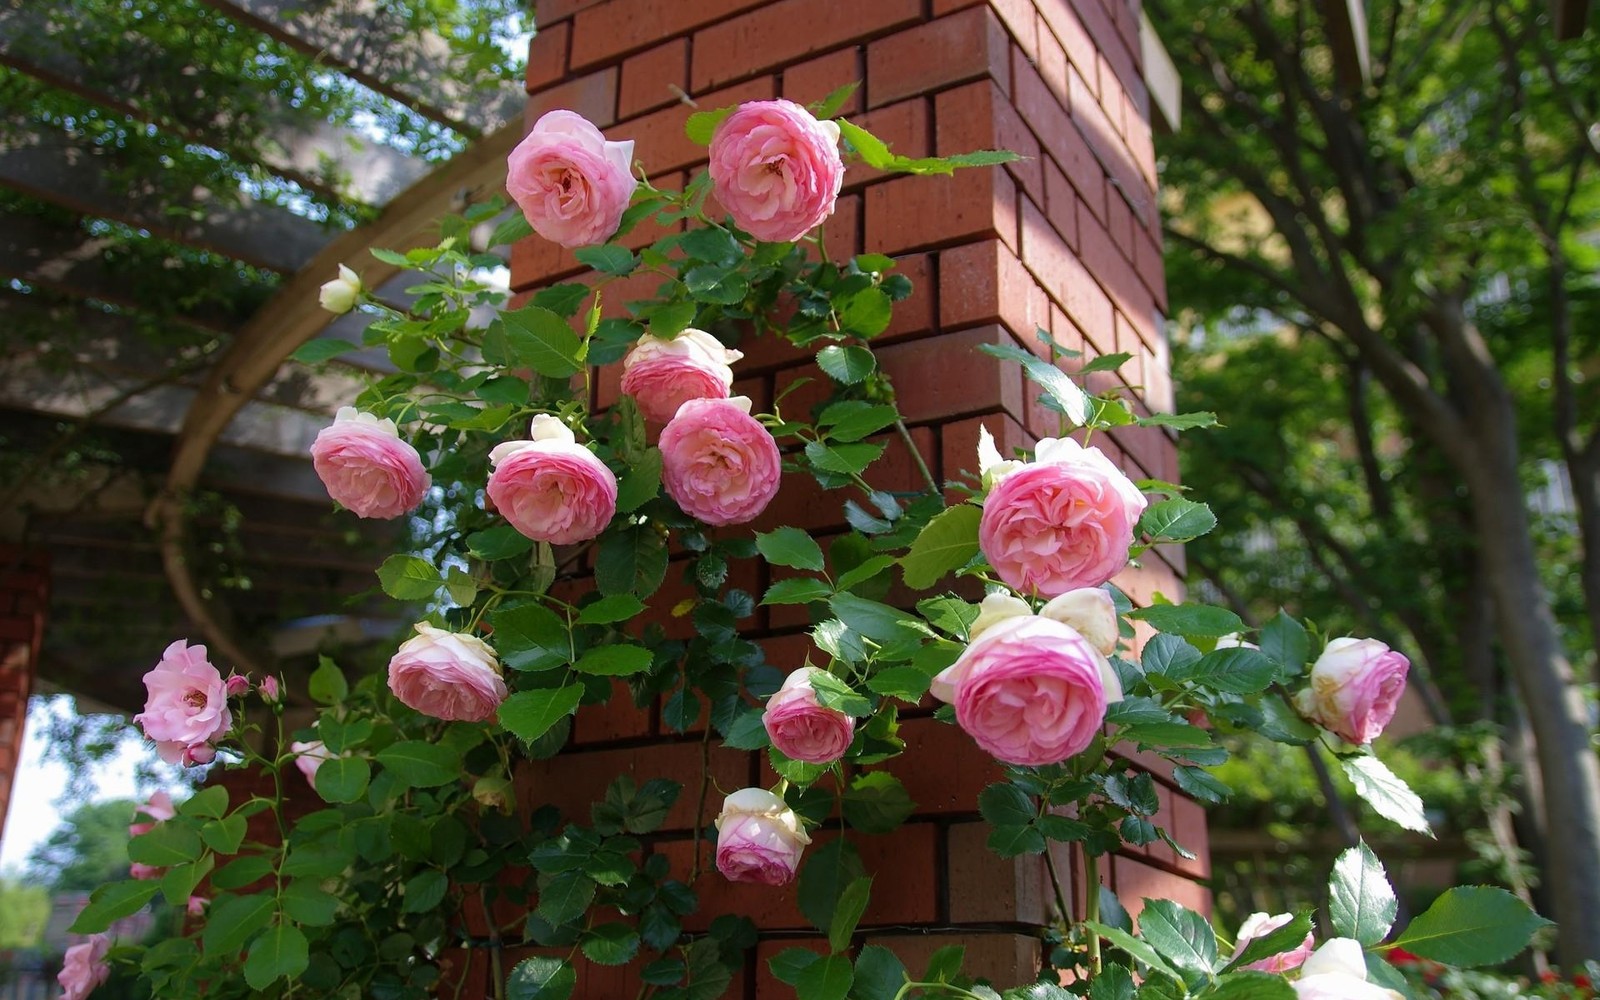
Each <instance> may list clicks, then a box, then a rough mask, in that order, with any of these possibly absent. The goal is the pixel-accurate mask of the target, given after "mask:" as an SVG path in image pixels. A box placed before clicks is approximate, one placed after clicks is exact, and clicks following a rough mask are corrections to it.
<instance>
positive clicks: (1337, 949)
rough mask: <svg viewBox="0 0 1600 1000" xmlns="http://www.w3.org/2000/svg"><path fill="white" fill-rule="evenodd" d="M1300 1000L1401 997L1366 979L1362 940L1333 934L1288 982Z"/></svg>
mask: <svg viewBox="0 0 1600 1000" xmlns="http://www.w3.org/2000/svg"><path fill="white" fill-rule="evenodd" d="M1289 985H1290V986H1292V987H1294V992H1295V996H1296V997H1298V998H1299V1000H1404V998H1403V997H1402V996H1401V995H1400V994H1399V993H1396V992H1395V991H1394V990H1389V989H1384V988H1383V987H1382V986H1379V985H1378V984H1376V983H1369V982H1367V963H1366V960H1365V959H1364V958H1363V956H1362V952H1361V942H1359V941H1356V940H1354V939H1353V938H1334V939H1333V940H1331V941H1328V942H1326V943H1325V944H1323V946H1322V947H1321V948H1318V949H1317V950H1316V951H1315V952H1314V953H1312V955H1311V957H1310V958H1307V959H1306V960H1305V964H1304V965H1302V966H1300V978H1299V979H1296V980H1295V981H1294V982H1292V983H1290V984H1289Z"/></svg>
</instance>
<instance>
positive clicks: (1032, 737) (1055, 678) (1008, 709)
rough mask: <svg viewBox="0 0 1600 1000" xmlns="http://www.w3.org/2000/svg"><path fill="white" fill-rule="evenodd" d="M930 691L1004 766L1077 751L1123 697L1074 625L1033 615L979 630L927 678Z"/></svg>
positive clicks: (1045, 760)
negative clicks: (955, 657)
mask: <svg viewBox="0 0 1600 1000" xmlns="http://www.w3.org/2000/svg"><path fill="white" fill-rule="evenodd" d="M931 690H932V692H933V696H934V697H935V698H938V699H940V700H941V701H947V702H951V703H953V704H954V705H955V706H956V722H957V723H959V724H960V726H961V728H962V729H965V730H966V731H967V733H968V734H969V735H970V736H971V737H972V738H973V740H974V741H976V742H977V744H978V746H980V747H982V748H983V749H984V750H986V751H988V752H989V753H990V754H992V755H993V756H994V757H995V758H996V759H997V760H1002V761H1004V762H1006V763H1007V764H1021V765H1025V766H1038V765H1041V764H1055V763H1058V762H1060V761H1063V760H1066V759H1067V758H1068V757H1071V756H1072V755H1073V754H1077V753H1082V752H1083V750H1084V749H1085V748H1086V747H1088V745H1089V744H1090V743H1092V742H1094V738H1095V736H1096V735H1098V734H1099V732H1100V727H1101V725H1102V724H1104V722H1105V718H1106V704H1107V703H1108V702H1113V701H1120V700H1121V699H1122V688H1121V685H1120V684H1119V683H1118V682H1117V677H1116V674H1115V673H1113V672H1112V670H1111V664H1109V663H1108V662H1106V658H1105V657H1104V656H1101V655H1100V652H1099V651H1098V650H1096V649H1095V648H1094V646H1092V645H1091V644H1090V643H1089V641H1088V640H1087V639H1085V638H1084V637H1083V636H1081V635H1079V634H1078V632H1077V630H1076V629H1073V628H1071V627H1070V626H1067V625H1063V624H1061V623H1060V622H1058V621H1055V620H1054V619H1051V618H1041V617H1039V616H1037V615H1027V616H1021V615H1019V616H1014V617H1009V618H1005V619H1002V620H1000V621H998V622H995V623H994V624H993V625H990V626H989V627H988V628H986V629H985V630H984V632H983V634H982V635H981V636H979V637H978V638H977V639H976V640H974V641H973V642H972V643H971V644H970V645H969V646H967V648H966V650H965V651H964V652H963V653H962V654H961V658H960V659H958V660H956V662H955V663H952V664H951V665H950V666H948V667H946V668H945V669H944V670H943V671H942V672H941V673H940V674H939V675H938V676H937V677H935V678H934V679H933V684H932V686H931Z"/></svg>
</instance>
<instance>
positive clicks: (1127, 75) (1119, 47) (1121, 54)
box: [1069, 0, 1139, 80]
mask: <svg viewBox="0 0 1600 1000" xmlns="http://www.w3.org/2000/svg"><path fill="white" fill-rule="evenodd" d="M1071 3H1072V9H1073V10H1074V11H1075V12H1076V13H1077V15H1078V17H1079V19H1080V20H1081V21H1082V22H1083V26H1084V28H1085V29H1086V30H1087V32H1088V35H1089V38H1090V40H1091V42H1092V44H1093V45H1094V47H1095V51H1096V52H1097V53H1098V54H1100V55H1103V56H1105V57H1106V60H1107V62H1109V63H1110V64H1111V69H1112V70H1113V71H1114V72H1115V73H1116V75H1117V76H1118V77H1119V78H1121V79H1123V80H1137V79H1138V78H1139V70H1138V68H1137V66H1136V64H1135V63H1134V58H1133V55H1132V53H1130V52H1129V51H1128V49H1127V46H1126V45H1125V44H1124V42H1123V40H1122V35H1121V33H1119V32H1118V31H1117V26H1116V23H1115V22H1114V21H1113V20H1112V18H1111V15H1110V14H1109V13H1107V11H1106V9H1105V7H1104V6H1103V5H1101V4H1100V3H1099V2H1098V0H1071ZM1069 51H1070V50H1069ZM1074 61H1076V60H1074Z"/></svg>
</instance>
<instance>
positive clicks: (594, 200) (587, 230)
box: [506, 111, 639, 247]
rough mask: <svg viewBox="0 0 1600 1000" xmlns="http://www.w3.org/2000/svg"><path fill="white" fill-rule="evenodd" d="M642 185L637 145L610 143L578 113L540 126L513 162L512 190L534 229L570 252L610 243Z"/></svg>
mask: <svg viewBox="0 0 1600 1000" xmlns="http://www.w3.org/2000/svg"><path fill="white" fill-rule="evenodd" d="M638 186H639V181H638V180H637V179H636V178H635V177H634V176H633V140H632V139H629V140H628V141H627V142H607V141H606V137H605V136H604V135H601V134H600V130H599V129H597V128H595V127H594V126H593V125H592V124H590V123H589V121H588V120H587V119H585V118H584V117H583V116H582V115H580V114H578V113H577V112H574V111H551V112H548V113H546V114H545V115H544V116H542V117H541V118H540V119H539V120H538V121H536V122H534V123H533V130H532V131H531V132H529V133H528V135H527V137H526V138H524V139H523V140H522V141H521V142H520V143H518V144H517V148H516V149H513V150H512V151H511V157H510V159H509V161H508V162H507V174H506V190H507V191H508V192H510V194H511V198H512V200H513V201H515V202H516V203H517V207H518V208H520V209H522V214H523V215H524V216H526V217H527V219H528V225H530V226H532V227H533V231H534V232H536V233H538V234H539V235H540V236H543V237H544V238H545V239H547V240H551V241H553V242H555V243H559V244H561V245H562V246H564V247H587V246H593V245H595V244H597V243H604V242H605V241H606V240H608V239H610V238H611V234H612V233H614V232H616V231H617V226H618V225H619V224H621V222H622V213H623V212H625V211H627V209H628V201H629V200H630V199H631V198H632V197H633V189H634V188H636V187H638Z"/></svg>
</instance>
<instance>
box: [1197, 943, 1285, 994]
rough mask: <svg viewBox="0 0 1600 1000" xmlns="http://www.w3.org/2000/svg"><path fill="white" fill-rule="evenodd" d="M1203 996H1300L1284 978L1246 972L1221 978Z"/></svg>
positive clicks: (1233, 973) (1265, 973)
mask: <svg viewBox="0 0 1600 1000" xmlns="http://www.w3.org/2000/svg"><path fill="white" fill-rule="evenodd" d="M1301 937H1302V938H1303V937H1304V935H1301ZM1201 996H1203V997H1204V998H1205V1000H1296V998H1297V997H1298V994H1297V993H1295V991H1294V987H1293V986H1290V985H1289V981H1288V980H1287V979H1284V978H1283V977H1282V976H1278V975H1273V974H1271V973H1267V972H1255V971H1245V972H1232V973H1229V974H1228V975H1226V976H1222V977H1220V978H1219V979H1218V980H1217V985H1216V987H1215V988H1214V989H1210V990H1207V991H1206V992H1205V993H1202V994H1201Z"/></svg>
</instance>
